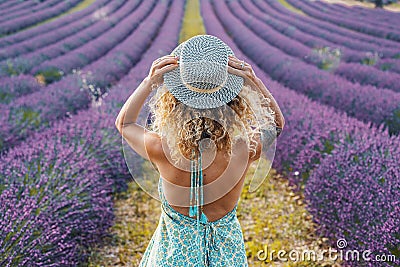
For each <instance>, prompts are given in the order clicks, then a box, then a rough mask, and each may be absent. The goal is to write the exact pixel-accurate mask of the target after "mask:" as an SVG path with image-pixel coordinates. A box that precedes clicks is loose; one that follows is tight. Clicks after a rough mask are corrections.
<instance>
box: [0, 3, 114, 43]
mask: <svg viewBox="0 0 400 267" xmlns="http://www.w3.org/2000/svg"><path fill="white" fill-rule="evenodd" d="M107 2H108V1H107V0H98V1H95V2H94V3H92V4H91V5H90V6H88V7H87V8H84V9H82V10H80V11H77V12H74V13H72V14H69V15H68V16H63V17H61V18H58V19H56V20H54V21H52V22H48V23H45V24H42V25H40V27H33V28H30V29H28V30H24V31H20V32H17V33H14V34H12V35H8V36H5V37H2V38H1V39H0V48H2V47H5V46H8V45H15V44H16V43H18V42H22V41H24V40H29V39H30V38H33V37H35V36H38V35H40V34H43V33H46V32H50V31H54V30H57V29H59V28H60V27H62V26H66V25H68V24H70V23H73V22H75V21H77V20H80V19H81V18H83V17H85V16H88V15H89V14H93V13H94V12H96V11H98V10H102V9H101V7H103V6H104V4H105V3H107ZM0 8H1V6H0Z"/></svg>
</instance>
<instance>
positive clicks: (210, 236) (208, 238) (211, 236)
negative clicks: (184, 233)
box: [204, 223, 220, 266]
mask: <svg viewBox="0 0 400 267" xmlns="http://www.w3.org/2000/svg"><path fill="white" fill-rule="evenodd" d="M217 234H218V233H217V229H216V226H215V225H214V224H211V223H206V225H205V231H204V240H205V248H206V253H205V255H204V256H205V263H206V266H209V263H210V257H211V256H210V252H211V249H213V250H218V246H219V242H220V241H219V240H218V236H217Z"/></svg>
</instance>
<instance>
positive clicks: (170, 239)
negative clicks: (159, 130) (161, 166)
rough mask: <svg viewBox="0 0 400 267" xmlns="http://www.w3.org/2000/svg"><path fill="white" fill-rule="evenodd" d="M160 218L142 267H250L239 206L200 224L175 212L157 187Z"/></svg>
mask: <svg viewBox="0 0 400 267" xmlns="http://www.w3.org/2000/svg"><path fill="white" fill-rule="evenodd" d="M158 193H159V196H160V199H161V208H162V209H161V211H162V213H161V216H160V220H159V223H158V226H157V229H156V230H155V232H154V234H153V236H152V238H151V240H150V243H149V245H148V247H147V249H146V251H145V253H144V255H143V258H142V260H141V262H140V265H139V267H161V266H162V267H169V266H170V267H192V266H193V267H203V266H209V267H235V266H240V267H247V266H248V263H247V257H246V251H245V246H244V240H243V233H242V229H241V226H240V223H239V220H238V218H237V215H236V210H237V203H236V205H235V207H234V209H233V210H232V211H230V212H229V213H228V214H226V215H225V216H224V217H222V218H220V219H218V220H216V221H213V222H209V221H207V222H206V223H204V222H200V227H199V230H200V231H199V232H198V228H197V227H198V222H199V220H196V219H195V218H191V217H189V216H186V215H184V214H181V213H179V212H177V211H176V210H174V209H173V208H172V207H171V206H170V205H169V203H168V202H167V200H166V198H165V196H164V193H163V190H162V177H160V179H159V183H158Z"/></svg>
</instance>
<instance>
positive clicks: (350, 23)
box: [287, 0, 400, 42]
mask: <svg viewBox="0 0 400 267" xmlns="http://www.w3.org/2000/svg"><path fill="white" fill-rule="evenodd" d="M287 1H288V3H289V4H292V5H293V6H295V7H296V8H299V9H300V10H301V11H303V12H305V13H306V14H307V15H309V16H312V17H314V18H317V19H321V20H324V21H329V22H331V23H334V24H336V25H338V26H341V27H345V28H348V29H351V30H354V31H358V32H363V33H366V34H368V35H372V36H376V37H379V38H383V39H388V40H394V41H397V42H398V41H400V30H399V29H398V27H395V26H396V24H397V22H396V23H395V24H394V25H392V26H391V27H389V26H388V24H385V26H382V25H379V24H375V25H368V24H365V23H364V22H360V21H354V20H353V15H351V14H345V13H341V12H336V14H332V13H325V12H321V11H320V10H317V9H315V8H313V4H312V3H311V2H310V1H301V0H287ZM387 16H390V12H387ZM370 19H371V20H376V18H374V16H370ZM394 21H396V20H395V19H394V20H393V22H394Z"/></svg>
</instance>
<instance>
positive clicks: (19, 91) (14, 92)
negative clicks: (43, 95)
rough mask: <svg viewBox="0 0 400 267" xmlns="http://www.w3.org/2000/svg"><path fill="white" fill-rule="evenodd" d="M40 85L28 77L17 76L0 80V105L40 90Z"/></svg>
mask: <svg viewBox="0 0 400 267" xmlns="http://www.w3.org/2000/svg"><path fill="white" fill-rule="evenodd" d="M40 88H41V85H40V83H39V82H38V81H37V80H36V79H35V78H34V77H32V76H30V75H19V76H14V77H8V78H3V79H1V80H0V103H5V104H7V103H9V102H10V101H12V100H13V99H15V98H16V97H19V96H22V95H25V94H29V93H33V92H35V91H38V90H40Z"/></svg>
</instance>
